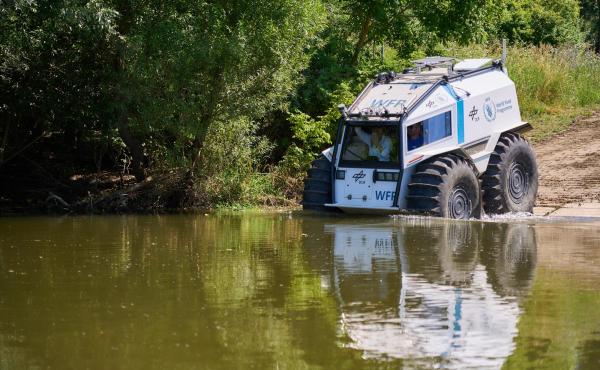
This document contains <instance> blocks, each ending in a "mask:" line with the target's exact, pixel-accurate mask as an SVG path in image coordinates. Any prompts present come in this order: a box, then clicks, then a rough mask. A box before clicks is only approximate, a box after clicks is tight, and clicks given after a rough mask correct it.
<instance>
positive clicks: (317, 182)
mask: <svg viewBox="0 0 600 370" xmlns="http://www.w3.org/2000/svg"><path fill="white" fill-rule="evenodd" d="M330 202H331V162H330V161H329V160H328V159H327V158H326V157H325V156H324V155H321V156H319V158H317V159H315V160H314V161H313V162H312V163H311V168H310V169H309V170H308V173H307V177H306V178H305V179H304V192H303V194H302V208H303V209H305V210H313V211H321V212H332V211H333V209H332V208H328V207H325V204H326V203H330Z"/></svg>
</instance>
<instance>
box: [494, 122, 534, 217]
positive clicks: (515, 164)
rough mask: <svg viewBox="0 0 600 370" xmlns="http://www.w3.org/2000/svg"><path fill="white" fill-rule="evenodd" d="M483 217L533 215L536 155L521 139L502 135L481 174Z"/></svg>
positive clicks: (510, 135) (514, 135)
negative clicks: (527, 213) (507, 214)
mask: <svg viewBox="0 0 600 370" xmlns="http://www.w3.org/2000/svg"><path fill="white" fill-rule="evenodd" d="M482 179H483V206H484V209H485V212H486V213H490V214H500V213H506V212H532V211H533V205H534V203H535V197H536V195H537V189H538V169H537V163H536V160H535V154H534V152H533V149H532V148H531V146H530V145H529V143H528V142H527V141H526V140H525V139H523V138H522V137H521V136H520V135H518V134H515V133H512V132H507V133H504V134H502V136H501V137H500V140H498V144H496V148H495V149H494V152H493V153H492V155H491V157H490V162H489V164H488V167H487V169H486V171H485V173H484V174H483V177H482Z"/></svg>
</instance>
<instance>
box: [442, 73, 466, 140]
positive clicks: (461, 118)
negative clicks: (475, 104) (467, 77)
mask: <svg viewBox="0 0 600 370" xmlns="http://www.w3.org/2000/svg"><path fill="white" fill-rule="evenodd" d="M444 89H446V91H447V92H448V94H450V96H451V97H453V98H454V100H456V115H457V116H458V119H457V120H456V122H457V126H458V127H457V131H458V132H457V136H458V143H459V144H462V143H464V142H465V102H464V101H463V100H462V99H461V98H460V97H459V96H458V95H457V94H456V91H454V88H452V85H450V84H445V85H444Z"/></svg>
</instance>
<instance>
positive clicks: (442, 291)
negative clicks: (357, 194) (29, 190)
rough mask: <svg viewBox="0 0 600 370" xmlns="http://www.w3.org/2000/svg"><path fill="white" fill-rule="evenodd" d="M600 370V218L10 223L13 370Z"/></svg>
mask: <svg viewBox="0 0 600 370" xmlns="http://www.w3.org/2000/svg"><path fill="white" fill-rule="evenodd" d="M382 367H383V368H403V367H404V368H433V367H436V368H457V369H464V368H476V369H482V368H508V369H523V368H551V369H567V368H578V369H597V368H600V224H593V223H584V222H564V221H556V220H555V221H548V220H532V219H530V220H525V221H511V220H504V221H502V220H501V221H495V222H483V223H482V222H449V221H439V220H425V219H392V218H358V219H357V218H342V217H336V218H327V217H318V216H310V215H304V214H302V213H278V214H267V215H262V214H237V215H214V216H142V217H140V216H135V217H77V218H16V219H10V218H3V219H0V369H25V368H26V369H29V368H33V369H37V368H56V369H85V368H91V369H236V368H239V369H247V368H256V369H303V368H324V369H334V368H335V369H346V368H348V369H350V368H382Z"/></svg>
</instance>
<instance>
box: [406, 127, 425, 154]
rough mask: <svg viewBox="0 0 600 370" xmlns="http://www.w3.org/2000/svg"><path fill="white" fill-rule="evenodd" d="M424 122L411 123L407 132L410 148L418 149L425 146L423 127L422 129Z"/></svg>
mask: <svg viewBox="0 0 600 370" xmlns="http://www.w3.org/2000/svg"><path fill="white" fill-rule="evenodd" d="M422 125H423V123H422V122H419V123H415V124H414V125H410V126H408V128H407V132H408V138H407V139H408V140H407V144H408V145H407V146H408V150H413V149H416V148H418V147H421V146H423V129H422Z"/></svg>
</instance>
